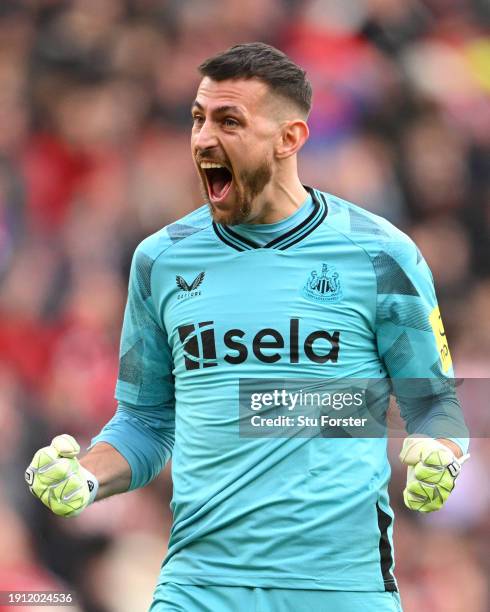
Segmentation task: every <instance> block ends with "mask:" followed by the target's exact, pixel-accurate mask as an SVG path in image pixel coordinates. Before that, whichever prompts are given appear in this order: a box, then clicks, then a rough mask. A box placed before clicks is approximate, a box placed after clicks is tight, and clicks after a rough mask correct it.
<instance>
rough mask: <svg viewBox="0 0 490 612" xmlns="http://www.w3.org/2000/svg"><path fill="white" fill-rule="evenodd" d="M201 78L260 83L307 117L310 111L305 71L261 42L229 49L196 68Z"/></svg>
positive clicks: (280, 52) (279, 52)
mask: <svg viewBox="0 0 490 612" xmlns="http://www.w3.org/2000/svg"><path fill="white" fill-rule="evenodd" d="M199 72H200V73H201V75H202V76H203V77H205V76H207V77H209V78H210V79H213V81H225V80H226V79H252V78H256V79H260V80H261V81H263V82H264V83H266V84H267V85H269V87H270V88H271V89H272V90H273V91H274V92H276V93H277V94H279V95H281V96H283V97H285V98H287V99H288V100H291V101H292V102H294V103H295V104H296V106H298V107H299V108H300V109H301V110H302V111H304V112H305V113H306V115H308V113H309V112H310V109H311V94H312V90H311V84H310V82H309V81H308V78H307V76H306V72H305V70H303V69H302V68H300V67H299V66H298V65H297V64H295V63H294V62H293V61H292V60H291V59H289V57H288V56H287V55H286V54H285V53H283V52H282V51H279V49H276V48H275V47H271V46H270V45H266V44H265V43H261V42H252V43H244V44H241V45H235V46H234V47H230V49H227V50H226V51H222V52H221V53H218V54H217V55H214V56H212V57H210V58H208V59H207V60H205V61H204V62H203V63H202V64H201V65H200V66H199Z"/></svg>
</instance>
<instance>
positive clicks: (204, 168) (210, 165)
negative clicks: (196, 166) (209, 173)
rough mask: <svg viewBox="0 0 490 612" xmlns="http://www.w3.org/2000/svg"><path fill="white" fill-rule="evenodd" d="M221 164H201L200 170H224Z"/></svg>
mask: <svg viewBox="0 0 490 612" xmlns="http://www.w3.org/2000/svg"><path fill="white" fill-rule="evenodd" d="M224 167H225V166H223V164H215V163H214V162H201V168H202V169H203V170H206V169H208V168H224Z"/></svg>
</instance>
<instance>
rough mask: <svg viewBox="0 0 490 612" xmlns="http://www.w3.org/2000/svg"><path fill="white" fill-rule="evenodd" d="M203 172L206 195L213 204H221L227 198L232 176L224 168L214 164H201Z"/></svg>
mask: <svg viewBox="0 0 490 612" xmlns="http://www.w3.org/2000/svg"><path fill="white" fill-rule="evenodd" d="M201 168H202V169H203V170H204V174H205V176H206V182H207V186H208V193H209V196H210V198H211V200H212V201H213V202H221V201H222V200H224V198H225V197H226V196H227V194H228V192H229V190H230V188H231V185H232V183H233V176H232V174H231V172H230V171H229V170H228V168H226V167H225V166H222V165H221V164H216V163H206V162H203V163H201Z"/></svg>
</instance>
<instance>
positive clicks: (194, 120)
mask: <svg viewBox="0 0 490 612" xmlns="http://www.w3.org/2000/svg"><path fill="white" fill-rule="evenodd" d="M192 123H193V124H194V125H201V124H202V123H204V117H203V116H202V115H193V116H192Z"/></svg>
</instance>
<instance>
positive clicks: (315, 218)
mask: <svg viewBox="0 0 490 612" xmlns="http://www.w3.org/2000/svg"><path fill="white" fill-rule="evenodd" d="M304 188H305V189H306V190H307V191H308V193H309V194H310V195H311V198H312V200H313V210H312V212H311V213H310V214H309V215H308V217H306V219H303V221H301V223H298V225H296V226H295V227H292V228H291V229H290V230H288V231H287V232H285V233H284V234H282V235H281V236H278V237H277V238H274V240H271V241H270V242H268V243H267V244H265V245H262V246H260V245H259V244H257V243H256V242H254V241H253V240H250V239H248V238H245V237H244V236H240V235H239V234H238V233H237V232H234V231H233V230H232V229H231V227H230V226H228V225H221V224H219V223H215V222H214V221H213V229H214V231H215V233H216V235H217V236H218V238H219V239H220V240H221V241H222V242H224V243H225V244H227V245H228V246H229V247H231V248H233V249H235V250H236V251H253V250H254V249H260V248H262V249H277V250H279V251H285V250H286V249H289V247H291V246H293V245H294V244H296V243H298V242H300V240H303V239H304V238H306V237H307V236H308V235H309V234H311V232H313V231H314V230H315V229H316V228H317V227H318V226H319V225H321V223H323V221H324V219H325V217H326V216H327V212H328V207H327V201H326V199H325V197H324V196H323V194H322V193H321V192H319V191H316V189H313V188H312V187H308V186H307V185H304Z"/></svg>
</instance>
